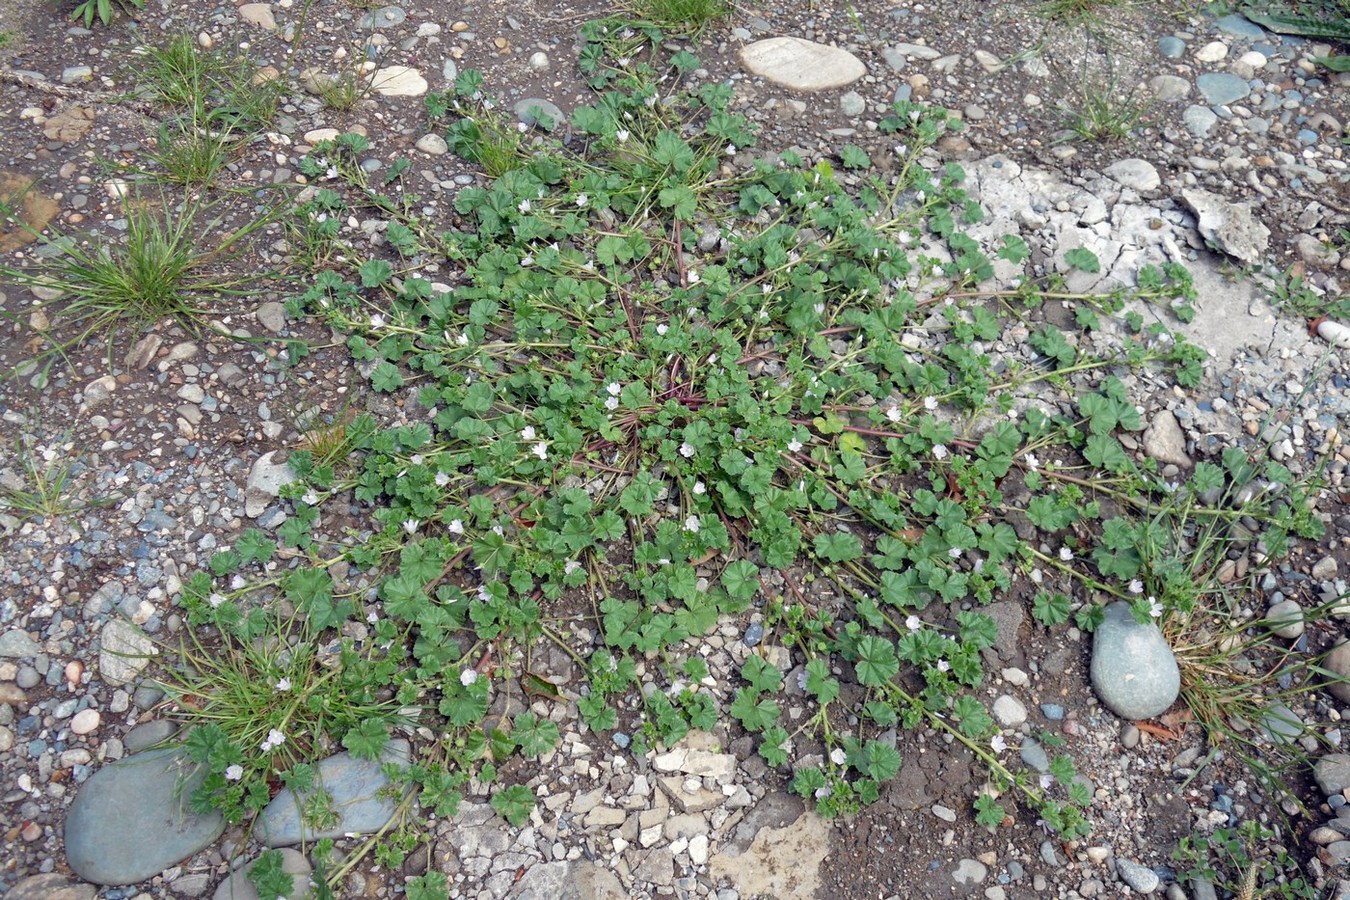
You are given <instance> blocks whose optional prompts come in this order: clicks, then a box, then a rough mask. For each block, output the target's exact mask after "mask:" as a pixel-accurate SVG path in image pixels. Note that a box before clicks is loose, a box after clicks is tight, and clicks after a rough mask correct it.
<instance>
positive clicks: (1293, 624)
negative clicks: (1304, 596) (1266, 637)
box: [1266, 600, 1304, 640]
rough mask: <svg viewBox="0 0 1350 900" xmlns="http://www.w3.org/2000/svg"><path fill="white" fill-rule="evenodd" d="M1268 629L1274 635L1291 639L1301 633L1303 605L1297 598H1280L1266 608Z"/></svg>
mask: <svg viewBox="0 0 1350 900" xmlns="http://www.w3.org/2000/svg"><path fill="white" fill-rule="evenodd" d="M1266 620H1267V621H1268V622H1269V623H1270V631H1271V633H1272V634H1274V635H1275V636H1276V637H1282V638H1285V639H1286V640H1293V639H1294V638H1296V637H1298V636H1299V635H1301V634H1302V633H1303V628H1304V624H1303V607H1302V606H1300V605H1299V603H1298V601H1297V600H1282V601H1281V602H1279V603H1276V604H1274V605H1272V606H1271V607H1270V609H1268V610H1266Z"/></svg>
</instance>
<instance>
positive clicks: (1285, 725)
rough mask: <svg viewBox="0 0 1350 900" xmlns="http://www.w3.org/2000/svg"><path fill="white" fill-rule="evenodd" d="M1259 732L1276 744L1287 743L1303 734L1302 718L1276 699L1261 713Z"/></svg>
mask: <svg viewBox="0 0 1350 900" xmlns="http://www.w3.org/2000/svg"><path fill="white" fill-rule="evenodd" d="M1260 725H1261V733H1262V734H1264V735H1265V736H1266V738H1267V739H1268V740H1271V741H1274V742H1275V743H1277V744H1288V743H1291V742H1292V741H1294V740H1296V739H1297V738H1298V736H1299V735H1301V734H1303V720H1302V719H1300V718H1299V717H1298V715H1297V714H1295V713H1294V711H1293V710H1292V709H1290V708H1289V707H1288V706H1285V705H1284V704H1283V703H1280V702H1279V701H1276V702H1274V703H1272V704H1271V705H1270V706H1268V707H1267V708H1266V710H1265V712H1263V713H1262V714H1261V722H1260Z"/></svg>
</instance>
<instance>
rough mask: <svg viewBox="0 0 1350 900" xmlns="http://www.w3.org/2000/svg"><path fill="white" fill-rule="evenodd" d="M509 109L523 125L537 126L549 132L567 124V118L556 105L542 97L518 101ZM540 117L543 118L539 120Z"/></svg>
mask: <svg viewBox="0 0 1350 900" xmlns="http://www.w3.org/2000/svg"><path fill="white" fill-rule="evenodd" d="M511 109H512V112H514V113H515V114H516V118H517V119H519V120H520V121H521V122H523V123H524V124H526V125H539V126H540V127H541V128H545V129H546V130H549V131H551V130H553V129H554V128H557V127H559V126H561V125H565V124H566V123H567V116H566V115H565V114H564V113H563V111H562V110H561V109H559V108H558V105H557V104H556V103H554V102H553V101H551V100H545V99H543V98H542V97H527V98H526V99H524V100H520V101H518V102H517V103H516V104H515V106H513V107H512V108H511ZM541 116H542V117H543V118H540V117H541ZM545 119H546V120H547V122H546V121H545Z"/></svg>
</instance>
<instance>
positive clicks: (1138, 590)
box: [1130, 578, 1144, 594]
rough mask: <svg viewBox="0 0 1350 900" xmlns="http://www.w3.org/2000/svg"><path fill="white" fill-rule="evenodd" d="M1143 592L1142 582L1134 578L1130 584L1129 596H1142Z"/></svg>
mask: <svg viewBox="0 0 1350 900" xmlns="http://www.w3.org/2000/svg"><path fill="white" fill-rule="evenodd" d="M1143 592H1144V583H1143V582H1142V581H1140V580H1139V579H1138V578H1136V579H1134V580H1133V581H1131V582H1130V593H1131V594H1142V593H1143Z"/></svg>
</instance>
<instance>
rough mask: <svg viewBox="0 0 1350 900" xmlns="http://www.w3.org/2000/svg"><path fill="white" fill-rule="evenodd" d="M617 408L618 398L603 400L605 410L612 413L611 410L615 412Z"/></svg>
mask: <svg viewBox="0 0 1350 900" xmlns="http://www.w3.org/2000/svg"><path fill="white" fill-rule="evenodd" d="M618 408H619V398H618V397H606V398H605V409H608V410H611V411H613V410H616V409H618Z"/></svg>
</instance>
